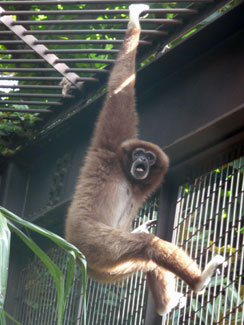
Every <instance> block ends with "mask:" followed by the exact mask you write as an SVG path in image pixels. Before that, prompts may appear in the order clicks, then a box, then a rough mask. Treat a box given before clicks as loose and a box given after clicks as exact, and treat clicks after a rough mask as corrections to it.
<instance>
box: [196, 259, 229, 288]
mask: <svg viewBox="0 0 244 325" xmlns="http://www.w3.org/2000/svg"><path fill="white" fill-rule="evenodd" d="M221 266H222V267H226V266H227V262H225V259H224V257H223V256H221V255H216V256H214V258H213V259H212V260H211V261H210V262H209V263H208V264H207V266H206V267H205V269H204V271H203V272H202V274H201V277H200V280H199V282H198V283H197V285H196V286H195V289H194V291H195V292H197V293H198V294H203V292H204V290H205V288H206V286H207V285H208V284H209V282H210V279H211V277H212V276H213V275H214V273H215V272H216V271H217V272H220V270H219V268H220V267H221Z"/></svg>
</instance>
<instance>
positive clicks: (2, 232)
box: [0, 213, 11, 325]
mask: <svg viewBox="0 0 244 325" xmlns="http://www.w3.org/2000/svg"><path fill="white" fill-rule="evenodd" d="M10 239H11V233H10V230H9V228H8V225H7V220H6V219H5V218H4V216H3V215H2V214H1V213H0V323H1V325H5V324H6V321H5V315H4V314H5V313H4V309H3V308H4V300H5V295H6V291H7V281H8V266H9V254H10Z"/></svg>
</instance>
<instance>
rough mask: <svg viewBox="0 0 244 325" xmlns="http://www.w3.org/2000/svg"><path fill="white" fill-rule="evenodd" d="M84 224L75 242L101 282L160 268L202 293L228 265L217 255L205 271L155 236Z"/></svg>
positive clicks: (175, 248) (173, 246) (174, 247)
mask: <svg viewBox="0 0 244 325" xmlns="http://www.w3.org/2000/svg"><path fill="white" fill-rule="evenodd" d="M80 222H81V223H82V225H81V227H79V225H78V224H76V227H75V229H73V234H72V243H73V244H74V245H76V246H77V247H78V248H79V249H80V250H81V251H82V252H83V254H84V255H85V256H86V258H87V263H88V266H89V268H90V269H91V272H92V270H94V272H96V273H97V274H101V277H100V278H99V276H98V277H96V278H97V279H98V280H101V281H112V282H113V281H115V280H119V279H122V278H124V277H126V276H128V275H130V274H131V273H134V272H136V271H143V272H144V273H147V272H149V271H154V270H155V267H156V266H160V267H163V268H165V269H166V270H168V271H170V272H172V273H174V274H175V275H177V276H178V277H180V278H181V279H182V280H184V281H185V282H186V283H187V284H188V285H189V286H190V287H191V288H192V289H193V290H194V291H196V292H199V291H202V290H203V289H204V287H205V286H206V285H207V284H208V283H209V281H210V278H211V276H212V275H213V274H214V272H215V271H216V269H217V268H218V267H219V266H220V265H221V264H223V262H224V258H223V257H222V256H219V255H217V256H215V257H214V258H213V259H212V260H211V261H210V262H209V264H208V265H207V267H206V268H205V270H204V271H203V272H201V271H200V270H199V268H198V266H197V264H196V263H195V262H194V261H193V260H192V259H191V258H190V257H189V256H188V255H187V253H185V252H184V251H183V250H182V249H181V248H179V247H177V246H175V245H174V244H172V243H170V242H166V241H164V240H162V239H159V238H158V237H156V236H154V235H152V234H146V233H134V234H133V233H128V232H125V231H122V230H120V229H114V228H111V227H109V226H107V225H105V224H102V223H100V222H97V221H93V220H91V219H89V220H88V219H87V220H85V219H82V220H81V221H80ZM98 234H99V235H98ZM80 238H82V241H81V240H80ZM104 275H106V277H105V278H104Z"/></svg>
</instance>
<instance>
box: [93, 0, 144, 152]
mask: <svg viewBox="0 0 244 325" xmlns="http://www.w3.org/2000/svg"><path fill="white" fill-rule="evenodd" d="M148 8H149V7H148V6H146V5H131V6H130V7H129V9H130V19H129V24H128V29H127V31H126V34H125V37H124V41H123V43H122V45H121V48H120V51H119V54H118V57H117V59H116V61H115V64H114V67H113V69H112V71H111V73H110V76H109V80H108V93H107V96H106V99H105V102H104V106H103V109H102V111H101V112H100V114H99V118H98V121H97V123H96V127H95V132H94V137H93V141H92V143H91V145H92V147H100V148H105V149H108V150H112V151H116V150H117V148H118V146H119V145H120V144H121V143H122V142H123V141H125V140H127V139H132V138H136V137H137V122H138V118H137V113H136V110H135V89H134V85H135V79H136V76H135V60H136V50H137V47H138V43H139V37H140V32H141V28H140V24H139V15H140V13H141V12H143V11H145V10H147V9H148Z"/></svg>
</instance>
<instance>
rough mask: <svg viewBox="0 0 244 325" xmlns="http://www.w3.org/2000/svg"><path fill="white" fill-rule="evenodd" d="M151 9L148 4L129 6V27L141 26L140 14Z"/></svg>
mask: <svg viewBox="0 0 244 325" xmlns="http://www.w3.org/2000/svg"><path fill="white" fill-rule="evenodd" d="M148 9H149V6H148V5H144V4H133V5H130V6H129V17H130V19H129V24H128V27H140V23H139V16H140V14H141V13H142V12H143V11H147V10H148Z"/></svg>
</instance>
